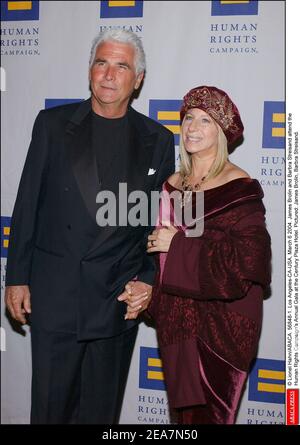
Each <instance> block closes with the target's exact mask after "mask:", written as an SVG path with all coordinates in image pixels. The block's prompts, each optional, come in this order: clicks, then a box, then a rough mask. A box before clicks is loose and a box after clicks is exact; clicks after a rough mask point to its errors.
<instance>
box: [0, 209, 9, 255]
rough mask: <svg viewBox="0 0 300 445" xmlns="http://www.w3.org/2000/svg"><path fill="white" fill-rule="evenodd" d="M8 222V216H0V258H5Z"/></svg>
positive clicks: (7, 241)
mask: <svg viewBox="0 0 300 445" xmlns="http://www.w3.org/2000/svg"><path fill="white" fill-rule="evenodd" d="M10 223H11V217H10V216H1V258H7V252H8V243H9V235H10Z"/></svg>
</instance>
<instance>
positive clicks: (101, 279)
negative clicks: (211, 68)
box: [5, 30, 174, 424]
mask: <svg viewBox="0 0 300 445" xmlns="http://www.w3.org/2000/svg"><path fill="white" fill-rule="evenodd" d="M144 71H145V55H144V51H143V47H142V44H141V41H140V39H139V38H138V37H137V36H136V35H135V34H134V33H131V32H129V31H124V30H109V31H105V32H104V33H102V34H100V35H99V36H97V38H96V39H95V41H94V43H93V47H92V52H91V60H90V71H89V77H90V88H91V93H92V94H91V98H90V99H88V100H86V101H84V102H82V103H79V104H71V105H64V106H60V107H56V108H52V109H48V110H43V111H41V112H40V113H39V114H38V116H37V119H36V121H35V124H34V128H33V134H32V141H31V144H30V147H29V151H28V155H27V159H26V162H25V166H24V170H23V173H22V178H21V182H20V186H19V191H18V196H17V200H16V203H15V207H14V212H13V217H12V225H11V236H10V247H9V254H8V261H7V275H6V286H7V287H6V294H5V300H6V304H7V307H8V309H9V311H10V313H11V315H12V316H13V317H14V318H15V319H17V320H18V321H20V322H21V323H26V317H27V316H28V317H29V318H30V323H31V339H32V365H33V376H32V407H31V422H32V423H44V424H49V423H81V424H84V423H90V424H99V423H116V422H117V421H118V417H119V413H120V408H121V404H122V399H123V394H124V389H125V384H126V380H127V374H128V369H129V364H130V359H131V355H132V351H133V347H134V342H135V338H136V334H137V328H138V320H137V315H138V314H139V313H140V312H141V311H142V310H144V309H146V307H147V305H148V303H149V300H150V297H151V289H152V287H151V285H152V284H153V280H154V274H155V265H154V260H153V258H152V257H151V256H149V255H147V254H146V243H147V236H148V233H149V232H150V231H151V227H150V226H142V225H139V226H132V225H130V224H127V225H126V224H124V215H121V212H118V211H117V213H118V217H120V218H121V219H118V221H123V222H122V223H120V222H119V223H118V222H117V224H116V225H114V224H112V225H110V226H103V225H102V226H101V221H100V222H99V218H98V217H99V213H98V212H99V202H101V196H100V195H101V193H100V195H99V192H102V191H110V192H112V193H113V194H114V196H116V204H117V209H118V208H119V206H118V205H119V204H120V203H119V201H118V190H119V184H120V183H123V184H126V186H127V187H128V193H130V192H131V191H134V190H140V191H143V192H145V193H146V194H147V196H148V197H150V192H151V191H152V190H160V189H161V185H162V183H163V181H164V180H165V179H166V178H167V177H168V176H169V175H170V174H171V173H172V172H173V171H174V142H173V135H172V134H171V133H170V132H169V131H168V130H167V129H165V128H164V127H162V126H161V125H159V124H158V123H156V122H155V121H153V120H151V119H149V118H148V117H146V116H144V115H142V114H140V113H138V112H136V111H135V110H134V109H133V108H131V107H130V106H129V101H130V98H131V96H132V93H133V92H134V90H137V89H138V88H139V87H140V84H141V82H142V80H143V77H144ZM97 195H98V197H97V199H96V196H97ZM96 201H97V202H96ZM100 208H101V206H100ZM129 208H130V205H128V209H129ZM131 208H132V205H131ZM108 210H109V211H113V215H114V210H115V209H110V208H109V209H108ZM122 218H123V219H122ZM100 219H101V218H100ZM102 219H103V218H102ZM96 221H97V222H96ZM99 224H100V225H99ZM129 282H130V290H129V287H128V283H129ZM125 286H127V287H126V289H127V291H128V298H130V296H132V297H134V301H135V307H132V303H131V307H129V305H128V306H127V305H126V303H125V302H124V292H126V290H125V291H124V289H125ZM120 295H121V297H120ZM118 297H120V301H118ZM121 300H123V301H121ZM128 301H129V300H128Z"/></svg>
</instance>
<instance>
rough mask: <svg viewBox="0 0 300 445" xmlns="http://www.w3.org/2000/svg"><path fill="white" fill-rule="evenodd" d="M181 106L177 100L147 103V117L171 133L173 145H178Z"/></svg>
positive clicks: (153, 100)
mask: <svg viewBox="0 0 300 445" xmlns="http://www.w3.org/2000/svg"><path fill="white" fill-rule="evenodd" d="M181 104H182V101H181V100H177V99H176V100H175V99H170V100H160V99H158V100H156V99H150V101H149V117H151V119H154V120H156V121H157V122H159V123H160V124H162V125H163V126H164V127H166V128H168V129H169V130H170V131H172V133H173V134H174V139H175V145H179V135H180V108H181Z"/></svg>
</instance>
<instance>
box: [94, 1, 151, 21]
mask: <svg viewBox="0 0 300 445" xmlns="http://www.w3.org/2000/svg"><path fill="white" fill-rule="evenodd" d="M143 3H144V2H143V1H140V0H137V1H101V2H100V4H101V5H100V18H102V19H107V18H109V19H113V18H128V17H143Z"/></svg>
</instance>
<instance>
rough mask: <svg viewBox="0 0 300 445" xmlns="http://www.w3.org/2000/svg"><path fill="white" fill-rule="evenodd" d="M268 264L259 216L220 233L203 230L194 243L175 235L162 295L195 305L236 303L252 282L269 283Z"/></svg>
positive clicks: (265, 234)
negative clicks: (192, 301)
mask: <svg viewBox="0 0 300 445" xmlns="http://www.w3.org/2000/svg"><path fill="white" fill-rule="evenodd" d="M216 232H218V233H216ZM217 235H218V236H217ZM270 259H271V247H270V237H269V234H268V232H267V230H266V228H265V222H264V214H263V213H262V212H254V213H249V214H247V215H245V216H243V217H242V218H241V219H240V220H239V221H238V222H237V223H236V224H235V225H234V226H233V227H232V228H228V230H226V231H220V230H219V231H216V230H211V231H210V230H206V231H205V232H204V234H203V235H202V237H199V238H191V237H186V236H185V234H184V232H182V231H181V232H178V233H177V234H176V235H175V236H174V237H173V240H172V242H171V246H170V250H169V252H168V255H167V259H166V263H165V267H164V273H163V277H162V290H163V291H164V292H166V293H170V294H173V295H178V296H182V297H190V298H195V299H200V300H213V299H221V300H234V299H239V298H242V297H243V296H245V295H246V293H247V292H248V290H249V288H250V286H251V285H252V283H256V284H260V285H261V286H262V287H265V286H267V285H268V284H269V283H270Z"/></svg>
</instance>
